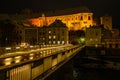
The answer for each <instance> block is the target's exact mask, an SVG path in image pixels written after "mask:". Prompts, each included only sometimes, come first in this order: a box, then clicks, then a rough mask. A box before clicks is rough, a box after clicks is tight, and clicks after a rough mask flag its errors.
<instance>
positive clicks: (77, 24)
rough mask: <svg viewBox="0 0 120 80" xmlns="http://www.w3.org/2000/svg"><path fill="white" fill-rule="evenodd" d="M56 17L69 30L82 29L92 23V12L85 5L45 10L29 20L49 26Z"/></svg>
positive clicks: (40, 25) (34, 23)
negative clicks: (50, 10)
mask: <svg viewBox="0 0 120 80" xmlns="http://www.w3.org/2000/svg"><path fill="white" fill-rule="evenodd" d="M43 15H44V16H43ZM56 19H58V20H61V21H62V22H63V23H65V24H66V25H67V27H68V29H69V30H84V29H85V28H88V27H90V25H91V26H92V25H93V13H92V12H91V11H90V10H89V9H88V8H87V7H79V8H70V9H65V10H57V11H54V12H45V13H44V14H42V16H41V17H38V18H31V19H30V20H29V21H30V22H31V23H32V24H33V25H35V26H38V27H42V26H43V25H46V26H49V25H50V24H51V23H53V22H54V21H55V20H56ZM35 20H36V21H37V20H38V22H36V21H35ZM36 23H40V24H39V25H38V24H36Z"/></svg>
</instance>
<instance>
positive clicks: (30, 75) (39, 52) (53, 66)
mask: <svg viewBox="0 0 120 80" xmlns="http://www.w3.org/2000/svg"><path fill="white" fill-rule="evenodd" d="M84 47H85V46H84V45H81V46H80V45H60V46H53V47H46V48H36V49H31V50H26V51H16V52H9V53H5V54H1V55H0V78H1V79H0V80H38V79H37V78H38V77H40V78H41V79H40V80H44V79H45V78H47V77H48V76H49V75H50V74H51V73H53V72H54V71H55V70H57V69H58V68H59V67H60V66H62V65H63V64H65V63H66V62H67V61H69V60H70V59H71V58H72V57H73V56H75V55H76V54H77V53H78V52H79V51H80V50H81V49H82V48H84ZM43 74H44V75H43Z"/></svg>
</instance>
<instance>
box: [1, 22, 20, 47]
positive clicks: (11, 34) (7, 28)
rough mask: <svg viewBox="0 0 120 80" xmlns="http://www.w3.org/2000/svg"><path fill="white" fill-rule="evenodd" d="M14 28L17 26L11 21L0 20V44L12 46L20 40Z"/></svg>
mask: <svg viewBox="0 0 120 80" xmlns="http://www.w3.org/2000/svg"><path fill="white" fill-rule="evenodd" d="M16 29H17V26H16V25H15V23H14V22H13V21H11V20H0V46H2V47H4V46H12V45H14V44H15V43H19V42H20V41H21V40H20V38H21V37H20V35H19V34H18V33H17V32H16Z"/></svg>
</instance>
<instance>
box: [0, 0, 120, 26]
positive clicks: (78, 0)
mask: <svg viewBox="0 0 120 80" xmlns="http://www.w3.org/2000/svg"><path fill="white" fill-rule="evenodd" d="M80 6H87V7H88V8H89V9H90V10H91V11H92V12H93V13H94V15H98V16H101V15H104V14H109V15H111V16H112V17H113V25H120V20H119V18H120V15H119V14H120V11H119V7H120V3H119V0H3V1H0V13H19V12H20V11H22V9H25V8H29V9H31V10H32V11H33V12H42V11H47V10H56V9H65V8H73V7H80Z"/></svg>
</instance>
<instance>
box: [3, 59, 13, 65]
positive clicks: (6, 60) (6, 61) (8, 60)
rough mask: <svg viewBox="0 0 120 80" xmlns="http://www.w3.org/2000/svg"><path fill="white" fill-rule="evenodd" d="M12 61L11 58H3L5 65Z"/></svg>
mask: <svg viewBox="0 0 120 80" xmlns="http://www.w3.org/2000/svg"><path fill="white" fill-rule="evenodd" d="M11 63H12V58H6V59H5V60H4V64H5V65H10V64H11Z"/></svg>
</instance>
